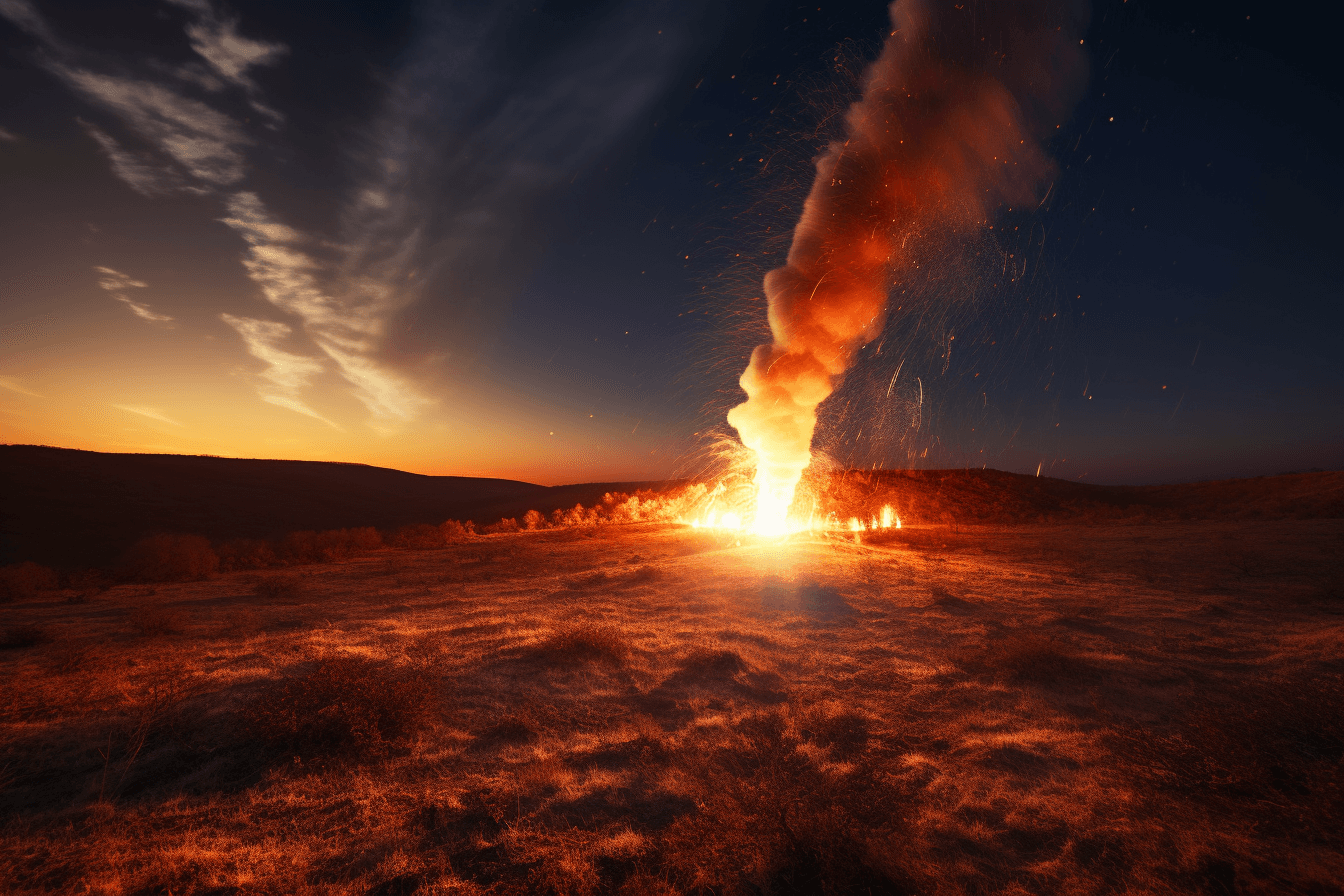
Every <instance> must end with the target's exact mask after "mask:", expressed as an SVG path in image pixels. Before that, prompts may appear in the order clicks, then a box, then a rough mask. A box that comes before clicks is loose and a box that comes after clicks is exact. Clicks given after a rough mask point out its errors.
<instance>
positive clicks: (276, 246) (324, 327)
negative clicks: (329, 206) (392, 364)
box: [222, 193, 426, 421]
mask: <svg viewBox="0 0 1344 896" xmlns="http://www.w3.org/2000/svg"><path fill="white" fill-rule="evenodd" d="M228 209H229V216H228V217H226V218H224V219H222V220H223V222H224V223H225V224H227V225H229V226H230V227H232V228H233V229H234V230H236V231H238V233H239V234H240V235H241V236H242V237H243V239H244V240H246V242H247V244H248V251H247V254H246V255H245V256H244V259H243V266H244V267H245V268H246V269H247V272H248V275H249V276H250V277H251V278H252V279H253V281H255V282H256V283H257V285H258V286H260V287H261V291H262V293H263V294H264V295H265V296H266V298H267V300H268V301H270V302H271V304H273V305H275V306H276V307H277V308H279V309H281V310H283V311H286V312H288V313H290V314H293V315H296V316H297V317H299V318H300V319H301V320H302V321H303V326H304V331H305V333H307V335H308V336H309V338H311V339H312V340H313V342H314V343H315V344H316V345H317V346H318V347H319V348H321V349H322V351H323V352H325V353H326V354H327V355H328V356H329V357H330V358H331V359H332V360H333V361H335V362H336V365H337V368H338V369H339V371H340V373H341V375H342V376H343V377H344V378H345V379H346V381H348V382H349V383H350V384H351V385H353V386H354V387H355V397H356V398H358V399H359V400H360V401H361V402H363V404H364V406H365V407H366V408H368V409H369V412H370V413H371V414H373V416H374V417H375V418H377V419H379V420H384V421H386V420H406V419H409V418H411V417H413V416H414V415H415V413H416V411H417V410H418V409H419V408H420V407H421V406H422V405H424V404H425V403H426V399H425V398H424V397H423V396H421V395H419V393H418V392H417V391H416V390H415V389H414V388H413V387H412V386H411V385H410V384H409V383H407V382H406V381H405V380H404V379H403V378H402V377H400V376H398V375H396V374H395V373H393V372H391V371H390V370H388V369H386V367H385V366H384V365H382V364H380V363H379V362H378V361H376V360H374V359H373V358H372V354H373V352H374V351H375V350H376V348H377V346H378V341H379V337H381V335H382V332H383V317H384V313H385V311H386V308H385V307H383V306H382V305H380V303H379V301H378V296H377V295H376V294H375V295H367V294H360V293H354V294H351V295H347V296H346V297H345V300H344V301H338V300H337V299H335V298H333V297H332V296H331V295H330V294H328V293H327V292H326V291H325V290H323V288H322V287H321V285H320V284H319V282H318V279H317V276H316V275H317V273H318V272H319V271H320V270H321V269H320V266H319V265H318V264H317V263H316V262H315V261H314V260H313V259H312V258H311V257H310V256H309V255H308V254H307V253H305V252H304V251H303V250H302V248H301V245H302V244H303V242H304V241H305V239H306V238H305V237H304V236H303V235H302V234H300V233H299V232H298V231H295V230H294V229H293V228H290V227H287V226H285V225H284V224H281V223H279V222H277V221H276V220H275V219H273V218H272V217H271V216H270V213H269V212H268V211H267V210H266V207H265V206H264V205H262V203H261V200H260V199H258V198H257V196H256V195H255V194H253V193H238V194H235V195H234V196H232V197H230V199H229V201H228Z"/></svg>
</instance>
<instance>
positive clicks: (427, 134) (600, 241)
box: [0, 0, 1344, 482]
mask: <svg viewBox="0 0 1344 896" xmlns="http://www.w3.org/2000/svg"><path fill="white" fill-rule="evenodd" d="M479 6H481V5H479V4H452V3H446V4H396V3H379V4H353V3H332V4H322V5H321V7H320V8H318V7H314V6H312V5H307V4H304V5H299V4H284V3H246V2H239V3H232V4H228V5H222V4H210V3H207V2H206V0H178V2H144V3H126V4H117V5H115V7H112V6H109V5H108V4H93V3H90V4H78V3H60V4H42V3H25V2H20V0H2V2H0V53H3V68H0V85H3V86H2V87H0V129H3V130H2V131H0V137H3V138H4V139H0V179H2V181H3V183H2V188H3V190H4V192H5V195H6V196H8V197H10V201H8V202H6V203H5V207H4V208H0V238H3V239H4V241H5V243H6V245H7V246H10V247H11V248H10V250H9V251H7V252H6V253H4V256H5V257H4V258H3V259H0V290H3V294H2V296H0V302H3V307H2V308H0V326H2V327H3V330H2V331H0V349H3V354H5V355H8V358H7V359H6V358H4V357H3V356H0V385H4V386H5V389H3V390H0V405H3V406H0V414H2V415H3V416H0V421H3V422H4V424H5V429H7V430H9V431H10V432H11V433H15V434H16V435H14V436H12V437H11V438H7V439H6V441H44V442H48V443H52V444H71V445H77V446H78V447H104V448H110V449H120V450H178V451H188V452H197V451H199V452H203V453H221V454H236V453H247V454H258V453H265V454H270V455H272V456H295V457H319V458H324V459H341V460H352V461H363V462H372V463H381V464H385V465H389V466H400V467H402V468H409V469H415V470H420V471H425V472H441V473H449V472H467V473H485V472H489V473H495V474H503V475H510V476H514V477H516V478H523V479H533V480H540V481H561V480H570V481H573V480H576V479H599V478H618V477H621V478H625V477H629V478H634V477H640V478H642V477H654V476H663V475H668V474H670V473H674V472H687V471H691V472H693V471H694V470H695V469H696V464H697V460H696V458H698V457H699V456H700V455H699V454H698V449H699V448H700V447H701V446H702V445H703V444H704V443H705V440H706V439H708V438H710V437H711V436H712V435H713V433H714V432H715V431H717V430H721V429H722V428H723V425H724V424H723V414H724V412H725V411H726V410H727V409H728V408H729V407H731V406H732V405H733V404H736V403H737V402H738V401H739V400H740V398H741V393H740V391H739V390H738V389H737V386H736V379H737V376H738V375H739V374H740V373H741V370H742V368H743V367H744V366H745V364H746V360H747V356H748V354H749V353H750V350H751V348H752V346H753V345H754V344H755V343H756V342H757V341H760V340H762V339H764V338H765V337H766V330H765V319H764V317H765V312H764V304H763V303H762V302H761V301H760V300H759V296H760V295H761V291H760V285H759V284H760V279H761V277H762V276H763V274H764V273H765V272H766V271H767V270H769V269H770V268H771V267H774V266H775V265H777V264H779V263H780V262H781V261H782V259H783V256H784V253H785V252H786V251H787V248H788V235H789V231H790V229H791V227H792V224H793V222H794V221H795V220H796V218H797V215H798V212H799V210H800V208H801V203H802V198H803V196H805V195H806V192H807V188H808V186H809V184H810V180H811V160H812V158H813V157H814V156H815V155H816V154H817V153H818V152H819V151H820V149H821V148H822V147H823V146H824V145H825V142H826V140H827V139H829V138H832V137H834V136H836V135H837V134H838V133H839V130H838V128H839V125H838V116H837V113H838V112H840V111H843V109H844V107H845V106H846V104H847V103H848V102H850V101H851V100H853V99H854V98H855V96H856V95H857V82H858V78H859V75H860V73H861V71H862V68H863V65H864V63H865V61H866V60H868V59H871V58H873V56H874V55H875V54H876V52H877V50H878V49H879V47H880V45H881V41H882V38H883V37H884V36H885V33H886V30H887V14H886V9H885V5H884V4H882V3H858V2H851V3H845V4H828V5H825V6H822V7H820V8H819V7H818V6H816V5H811V6H807V5H800V4H797V3H774V2H766V0H758V2H743V3H734V4H717V3H708V2H705V3H698V4H697V3H671V2H668V3H658V2H648V3H618V2H606V3H579V2H569V3H520V4H491V5H490V6H489V11H488V12H483V11H481V10H480V9H478V7H479ZM727 7H731V8H727ZM231 36H236V37H239V38H241V39H242V40H243V41H244V43H243V44H242V45H241V46H242V50H241V51H239V46H240V45H239V44H238V43H236V42H232V41H231ZM1328 41H1329V35H1327V34H1326V33H1325V29H1324V28H1322V27H1320V26H1319V25H1316V26H1313V24H1312V23H1311V22H1309V21H1307V20H1304V19H1303V18H1302V17H1301V16H1300V15H1295V14H1293V13H1292V12H1291V11H1290V10H1287V9H1285V8H1283V7H1282V6H1281V5H1278V4H1269V3H1238V2H1230V3H1202V4H1196V3H1184V4H1182V3H1169V2H1155V0H1154V2H1139V0H1130V2H1123V0H1116V2H1101V3H1097V4H1095V6H1094V13H1093V17H1092V24H1091V27H1090V29H1089V31H1088V36H1087V39H1086V47H1087V49H1088V50H1089V53H1090V58H1091V61H1092V76H1091V81H1090V84H1089V88H1088V91H1087V94H1086V96H1085V98H1084V99H1083V101H1082V102H1081V103H1080V104H1079V106H1078V107H1077V109H1076V110H1075V113H1074V115H1073V117H1072V118H1071V119H1070V121H1069V122H1068V124H1066V125H1065V126H1064V127H1063V128H1062V129H1061V130H1060V132H1059V134H1058V136H1057V138H1056V139H1055V140H1054V142H1053V143H1052V145H1051V151H1052V154H1053V156H1054V158H1055V159H1056V160H1057V162H1058V172H1057V175H1056V176H1055V178H1054V180H1053V182H1052V184H1051V185H1050V188H1049V192H1048V194H1047V195H1046V198H1045V200H1044V201H1043V202H1042V204H1041V205H1040V206H1039V207H1038V208H1032V209H1013V210H1012V211H1011V212H1010V211H1008V210H1003V212H1002V214H1001V215H1000V218H999V220H998V226H997V227H996V228H995V230H994V231H993V233H992V235H989V236H985V235H983V234H981V235H977V236H975V237H974V238H969V237H968V239H967V240H966V241H965V243H964V244H963V245H959V246H956V247H953V248H951V249H949V250H948V251H946V252H945V253H943V255H942V257H940V258H939V259H938V263H937V264H935V265H932V266H931V269H921V274H920V278H919V280H918V281H917V282H916V281H911V282H908V283H904V284H901V285H899V286H898V288H897V290H896V291H894V293H893V298H892V302H893V307H900V308H902V309H908V308H918V309H919V311H918V313H908V312H907V313H897V314H893V315H892V317H891V320H890V322H889V324H888V328H887V331H886V332H885V333H884V334H883V337H882V338H880V339H879V340H875V341H874V343H873V344H871V345H870V346H868V347H867V348H866V349H865V351H864V352H863V359H862V361H861V362H860V364H859V365H858V366H857V367H856V368H855V369H854V370H853V371H851V373H850V374H849V376H848V377H847V379H846V381H845V383H844V384H843V385H842V387H841V388H840V390H839V391H838V392H837V394H836V395H835V396H833V397H832V398H831V399H830V400H829V401H828V403H827V404H826V405H825V406H823V412H822V426H821V429H820V430H819V433H818V436H817V440H816V443H815V444H816V446H817V447H818V448H820V449H822V450H823V451H825V452H826V453H827V456H828V457H829V458H831V459H832V460H833V461H834V462H837V463H840V464H845V465H852V466H864V467H867V466H870V465H874V464H880V465H883V466H887V467H892V466H896V467H899V466H905V465H916V466H965V465H974V466H980V465H981V464H987V465H989V466H991V467H997V468H1001V469H1010V470H1016V471H1021V472H1035V471H1036V470H1037V469H1040V470H1041V471H1042V472H1043V473H1050V474H1052V475H1057V476H1063V477H1067V478H1076V477H1083V478H1085V479H1086V480H1088V481H1097V482H1157V481H1172V480H1187V479H1200V478H1217V477H1224V476H1232V475H1258V474H1265V473H1276V472H1282V471H1287V470H1294V469H1305V468H1311V467H1332V468H1338V467H1340V466H1344V351H1341V348H1340V347H1341V339H1340V335H1339V334H1340V332H1341V324H1344V311H1341V305H1340V301H1339V299H1340V292H1341V287H1340V283H1341V282H1342V278H1341V274H1344V271H1342V270H1341V268H1342V267H1344V262H1342V261H1341V258H1344V253H1340V252H1339V251H1338V250H1337V249H1336V246H1337V244H1338V242H1339V239H1338V238H1339V236H1340V233H1341V229H1342V228H1341V225H1340V224H1339V222H1338V216H1339V213H1338V209H1339V208H1340V207H1341V204H1344V165H1342V164H1341V148H1340V147H1341V141H1340V140H1339V137H1338V132H1339V125H1338V121H1339V120H1340V113H1341V111H1344V110H1342V109H1341V97H1340V90H1339V86H1340V84H1339V76H1338V74H1337V73H1336V70H1335V67H1334V66H1333V65H1331V63H1330V60H1331V58H1332V57H1331V52H1332V48H1331V46H1330V45H1329V43H1328ZM230 54H232V55H230ZM184 146H185V147H186V148H184ZM240 197H241V198H240ZM246 197H252V198H251V199H247V198H246ZM296 253H297V254H296ZM107 272H111V273H107ZM113 275H117V276H115V277H114V276H113ZM117 277H120V278H121V279H117ZM305 278H306V279H305ZM137 284H143V285H137ZM72 370H73V371H75V372H76V373H73V374H72V373H70V371H72ZM897 374H898V375H897ZM165 383H176V384H177V386H176V388H175V389H169V388H167V387H166V386H165ZM111 384H115V389H114V388H113V385H111ZM95 406H97V407H111V408H114V409H118V410H117V411H115V412H107V413H120V412H126V413H127V414H129V415H130V416H129V417H128V418H127V419H128V420H133V421H134V422H135V424H136V426H139V427H141V428H140V429H135V427H128V426H123V425H121V424H119V423H114V422H112V420H111V418H108V417H105V416H99V414H101V413H103V412H101V411H99V412H95V411H93V410H91V408H94V407H95ZM199 408H208V409H209V411H210V413H209V414H208V415H207V414H204V413H202V416H201V417H200V419H198V418H197V417H195V416H193V414H194V413H195V412H196V411H195V409H199ZM589 415H592V416H591V417H590V416H589ZM207 417H208V419H206V418H207ZM221 421H223V422H221ZM244 432H245V433H251V434H257V435H255V439H257V440H259V441H253V442H249V441H247V440H246V439H243V438H241V437H240V436H237V435H236V434H237V433H244ZM81 433H83V434H84V435H81ZM249 437H253V436H249ZM212 446H213V447H212Z"/></svg>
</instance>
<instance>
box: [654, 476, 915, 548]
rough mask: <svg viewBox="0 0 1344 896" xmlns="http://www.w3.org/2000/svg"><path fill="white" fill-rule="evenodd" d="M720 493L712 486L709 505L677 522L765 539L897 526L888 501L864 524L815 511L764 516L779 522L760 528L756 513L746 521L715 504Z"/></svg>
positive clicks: (855, 532) (856, 518)
mask: <svg viewBox="0 0 1344 896" xmlns="http://www.w3.org/2000/svg"><path fill="white" fill-rule="evenodd" d="M723 493H724V491H723V489H722V486H720V487H718V488H716V490H715V491H714V492H713V493H712V496H711V499H710V504H709V506H708V507H707V508H706V509H705V510H704V511H703V512H702V513H701V514H700V515H699V516H695V517H692V518H691V519H681V520H678V522H680V523H683V524H685V525H688V526H690V527H691V528H693V529H718V530H724V531H731V532H741V533H743V534H745V535H757V536H761V537H765V538H770V537H776V538H778V537H784V536H788V535H797V534H804V533H811V534H818V535H821V534H826V533H833V532H852V533H854V534H855V535H856V536H857V535H858V534H859V533H861V532H876V531H879V530H882V529H899V528H901V518H900V517H899V516H898V515H897V514H896V509H895V508H894V507H892V506H891V505H890V504H888V505H886V506H885V507H883V508H882V510H881V512H880V513H879V514H876V515H874V516H872V517H871V518H870V520H869V522H867V523H865V522H864V521H863V520H861V519H859V518H858V517H850V518H849V521H848V522H846V523H841V522H840V520H839V518H838V517H837V516H836V515H835V514H834V513H831V514H827V515H825V516H819V515H817V514H815V513H813V514H809V515H808V517H807V519H799V518H796V517H789V516H787V515H779V516H773V517H767V519H770V520H775V521H781V522H780V524H779V525H771V526H768V527H762V526H759V525H757V524H756V521H757V520H760V519H762V516H761V514H760V513H759V512H758V513H757V514H756V515H755V516H754V518H753V520H752V522H750V523H749V522H747V520H746V519H745V518H744V517H743V516H742V514H740V513H738V512H737V511H735V510H724V509H721V508H719V507H718V506H716V501H717V500H718V499H719V498H720V496H722V495H723Z"/></svg>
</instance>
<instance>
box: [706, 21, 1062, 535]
mask: <svg viewBox="0 0 1344 896" xmlns="http://www.w3.org/2000/svg"><path fill="white" fill-rule="evenodd" d="M1084 9H1085V8H1084V7H1082V6H1081V5H1080V4H1079V3H1076V2H1072V0H1067V2H1065V0H1013V2H1007V0H1001V2H994V3H975V2H969V3H966V4H959V5H956V6H953V5H952V4H942V5H940V6H938V7H937V8H936V9H935V7H934V6H933V5H932V4H931V3H930V2H927V0H896V2H894V3H892V4H891V7H890V15H891V22H892V27H893V30H892V32H891V34H890V36H889V37H888V38H887V40H886V43H885V44H884V46H883V48H882V53H881V55H880V56H879V58H878V59H877V60H876V61H875V62H874V63H873V64H872V66H871V67H870V68H869V69H868V71H867V73H866V75H865V79H864V90H863V96H862V98H861V99H860V100H859V101H858V102H856V103H855V104H854V105H853V106H851V107H850V108H849V110H848V112H847V114H846V116H845V139H844V140H842V141H836V142H834V143H832V144H831V145H830V146H829V147H828V149H827V150H826V152H825V153H824V154H823V155H822V156H821V158H820V159H819V160H818V161H817V175H816V179H815V180H814V181H813V183H812V190H811V192H810V194H809V195H808V197H807V201H806V203H805V205H804V207H803V213H802V216H801V218H800V219H799V221H798V224H797V226H796V227H795V228H794V232H793V244H792V246H791V247H790V249H789V255H788V259H787V263H786V264H785V265H784V266H783V267H780V268H776V269H775V270H773V271H771V272H770V273H769V274H767V275H766V277H765V293H766V297H767V298H768V300H769V321H770V332H771V335H772V337H773V341H772V342H770V343H769V344H766V345H761V346H758V347H757V348H756V350H755V351H754V352H753V353H752V356H751V362H750V364H749V365H748V367H747V369H746V371H745V372H744V373H743V374H742V377H741V380H740V382H741V385H742V389H743V390H744V391H745V392H746V393H747V400H746V401H745V402H744V403H742V404H740V405H738V406H737V407H735V408H733V409H732V410H731V411H729V413H728V422H729V423H730V424H731V425H732V426H733V427H734V428H735V429H737V431H738V434H739V436H740V437H741V439H742V443H743V445H745V446H746V447H747V448H749V449H751V451H752V452H754V454H755V459H756V473H755V477H754V480H753V482H754V486H755V490H756V507H755V513H754V516H753V518H752V520H751V522H750V523H749V524H748V527H749V528H750V529H751V530H752V531H753V532H756V533H757V534H761V535H778V534H783V533H786V532H788V531H790V528H791V525H792V524H791V523H790V521H789V511H790V507H791V506H792V504H793V499H794V493H795V491H796V489H797V486H798V482H799V480H800V479H801V477H802V473H803V470H804V469H805V468H806V467H807V466H808V464H809V463H810V462H811V458H812V435H813V432H814V430H815V429H816V422H817V413H816V411H817V406H818V405H819V404H821V402H822V401H824V400H825V399H826V398H827V397H828V396H829V395H830V394H831V392H832V391H833V390H834V388H835V386H836V385H837V384H838V381H839V379H840V377H842V376H843V374H844V372H845V371H846V370H847V369H848V368H849V367H850V365H851V364H852V363H853V361H854V357H855V354H856V352H857V351H858V350H859V348H861V347H862V346H863V345H864V344H865V343H866V342H868V341H869V340H871V339H873V338H874V337H875V336H876V335H877V334H878V333H880V332H881V330H882V327H883V325H884V322H885V319H886V305H887V294H888V291H889V290H890V288H891V285H892V283H893V282H894V281H895V280H896V279H898V278H899V277H900V276H902V274H903V272H904V271H905V270H907V269H909V268H910V267H911V266H912V265H914V264H915V263H916V261H915V259H916V257H917V255H916V253H918V252H923V251H927V250H928V249H929V246H930V244H931V243H933V241H935V240H936V239H937V238H938V236H939V235H940V234H945V233H947V232H948V231H955V230H957V229H965V228H968V227H973V226H977V225H983V224H985V223H986V221H987V218H988V217H989V215H990V214H991V213H992V212H993V211H994V210H995V209H996V208H997V207H998V206H999V205H1000V204H1003V203H1005V202H1008V203H1022V202H1025V201H1027V200H1029V199H1031V198H1032V197H1033V196H1034V194H1035V192H1036V189H1037V186H1038V184H1039V183H1040V182H1041V180H1042V179H1043V178H1044V177H1045V176H1046V175H1048V174H1049V172H1050V171H1051V163H1050V161H1049V159H1048V158H1047V157H1046V155H1045V153H1044V151H1043V150H1042V149H1041V146H1040V144H1039V139H1038V135H1040V134H1042V133H1043V132H1044V129H1045V128H1046V127H1049V126H1050V125H1051V124H1052V123H1053V120H1054V119H1056V118H1059V117H1060V116H1062V115H1063V114H1064V113H1065V112H1066V111H1067V109H1068V108H1069V107H1070V106H1071V105H1072V94H1073V93H1074V92H1075V91H1076V90H1077V89H1078V88H1079V87H1080V86H1081V81H1082V80H1083V79H1082V78H1081V77H1080V75H1081V73H1082V72H1083V69H1084V66H1085V57H1084V56H1083V54H1082V50H1081V49H1080V47H1079V44H1080V43H1081V42H1080V41H1079V40H1078V36H1077V33H1078V32H1079V31H1081V27H1082V25H1083V24H1085V22H1084V19H1085V12H1084ZM855 523H858V520H857V519H856V520H855ZM858 524H859V525H860V526H862V523H858Z"/></svg>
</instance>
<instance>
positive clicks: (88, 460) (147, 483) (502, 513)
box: [0, 445, 667, 568]
mask: <svg viewBox="0 0 1344 896" xmlns="http://www.w3.org/2000/svg"><path fill="white" fill-rule="evenodd" d="M666 486H667V484H666V483H650V482H596V483H584V484H580V485H561V486H543V485H533V484H532V483H529V482H518V481H515V480H511V479H477V478H472V477H467V476H421V475H418V474H415V473H403V472H401V471H399V470H388V469H384V468H382V467H371V466H366V465H364V464H346V463H325V462H320V461H299V460H250V459H238V458H224V457H200V456H183V455H173V454H103V453H99V452H95V451H76V450H73V449H68V448H47V447H41V446H34V445H0V495H3V497H0V565H3V564H6V563H13V562H16V561H20V560H34V561H36V562H38V563H42V564H46V565H49V566H55V567H60V568H73V567H82V566H102V565H105V564H107V563H109V562H111V561H112V560H114V559H115V558H116V557H118V556H119V555H120V554H121V553H122V552H123V551H125V549H126V548H127V547H128V546H130V545H131V544H133V543H134V542H135V541H136V540H137V539H139V538H141V537H142V536H144V535H147V534H150V533H153V532H181V533H189V534H194V535H204V536H205V537H207V538H209V539H211V540H223V539H228V538H273V537H276V536H280V535H283V534H285V533H286V532H292V531H296V530H304V529H313V530H324V529H340V528H346V527H355V526H374V527H377V528H379V529H384V530H386V529H395V528H397V527H399V526H405V525H410V524H413V523H436V524H437V523H441V522H443V521H444V520H447V519H458V520H476V521H478V522H494V521H495V520H498V519H500V518H503V517H514V516H521V515H522V514H524V513H526V512H527V511H528V510H532V509H536V510H540V511H542V512H545V513H549V512H550V511H552V510H558V509H561V508H567V507H573V506H574V505H575V504H576V503H581V504H584V505H590V504H594V503H596V502H598V501H600V500H602V495H603V494H605V493H606V492H610V491H625V492H630V491H635V490H636V489H642V488H662V487H666Z"/></svg>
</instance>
